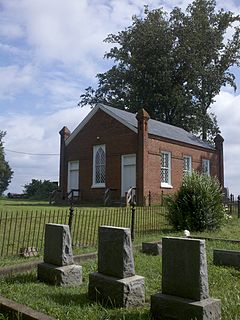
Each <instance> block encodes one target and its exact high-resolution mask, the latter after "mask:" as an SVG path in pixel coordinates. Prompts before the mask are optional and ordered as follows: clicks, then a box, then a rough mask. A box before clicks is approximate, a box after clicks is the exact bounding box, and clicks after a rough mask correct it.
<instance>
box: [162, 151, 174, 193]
mask: <svg viewBox="0 0 240 320" xmlns="http://www.w3.org/2000/svg"><path fill="white" fill-rule="evenodd" d="M164 154H167V155H168V165H167V167H163V166H162V156H163V155H164ZM171 162H172V154H171V152H169V151H161V172H160V180H161V179H162V169H164V170H168V182H163V181H161V188H172V187H173V186H172V166H171Z"/></svg>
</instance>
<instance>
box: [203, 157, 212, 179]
mask: <svg viewBox="0 0 240 320" xmlns="http://www.w3.org/2000/svg"><path fill="white" fill-rule="evenodd" d="M204 161H206V162H207V164H208V167H207V172H203V162H204ZM202 173H203V174H206V175H207V176H210V175H211V171H210V160H209V159H202Z"/></svg>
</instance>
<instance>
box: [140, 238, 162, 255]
mask: <svg viewBox="0 0 240 320" xmlns="http://www.w3.org/2000/svg"><path fill="white" fill-rule="evenodd" d="M142 252H143V253H146V254H149V255H153V256H161V255H162V242H161V241H158V242H143V243H142Z"/></svg>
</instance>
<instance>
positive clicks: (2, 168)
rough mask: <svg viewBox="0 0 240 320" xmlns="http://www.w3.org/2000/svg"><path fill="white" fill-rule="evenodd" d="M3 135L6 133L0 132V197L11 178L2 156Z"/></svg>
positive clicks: (11, 173) (11, 174)
mask: <svg viewBox="0 0 240 320" xmlns="http://www.w3.org/2000/svg"><path fill="white" fill-rule="evenodd" d="M5 135H6V132H3V131H1V130H0V195H2V194H3V192H4V191H5V190H7V188H8V185H9V183H10V182H11V179H12V176H13V171H12V169H11V168H10V166H9V164H8V162H7V161H6V160H5V155H4V147H3V141H2V139H3V138H4V136H5Z"/></svg>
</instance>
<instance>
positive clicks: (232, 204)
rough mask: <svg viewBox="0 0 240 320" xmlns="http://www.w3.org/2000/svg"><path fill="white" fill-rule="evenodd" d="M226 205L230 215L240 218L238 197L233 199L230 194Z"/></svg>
mask: <svg viewBox="0 0 240 320" xmlns="http://www.w3.org/2000/svg"><path fill="white" fill-rule="evenodd" d="M226 205H227V206H228V212H229V214H230V215H233V216H237V217H238V218H240V195H239V196H237V197H234V195H233V194H230V197H229V198H228V199H227V204H226Z"/></svg>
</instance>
